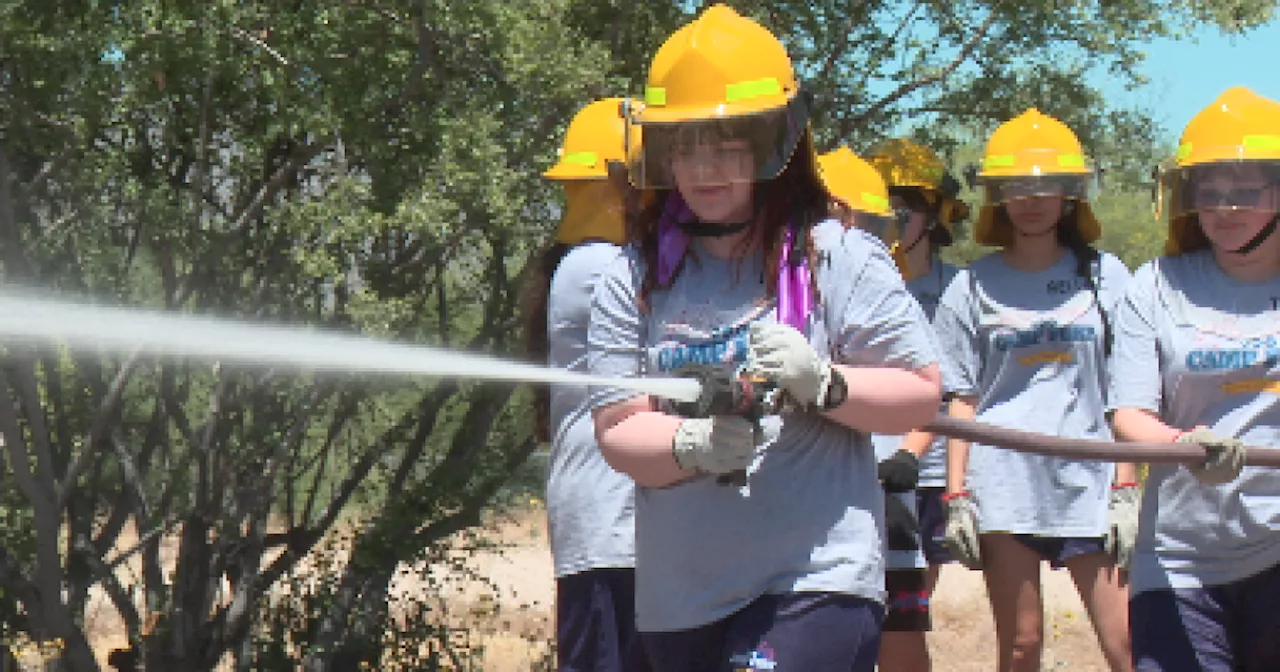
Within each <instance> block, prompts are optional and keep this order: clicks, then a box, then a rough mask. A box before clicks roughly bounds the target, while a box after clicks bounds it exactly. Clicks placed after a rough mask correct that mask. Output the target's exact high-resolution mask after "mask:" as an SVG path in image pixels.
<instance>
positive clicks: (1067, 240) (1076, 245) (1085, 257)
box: [1058, 202, 1115, 357]
mask: <svg viewBox="0 0 1280 672" xmlns="http://www.w3.org/2000/svg"><path fill="white" fill-rule="evenodd" d="M1065 207H1069V208H1071V211H1070V212H1067V213H1064V216H1063V218H1062V220H1061V221H1059V222H1058V242H1059V243H1061V244H1062V245H1063V246H1064V247H1066V248H1067V249H1068V250H1071V254H1073V255H1075V257H1076V275H1077V276H1079V277H1081V278H1083V279H1084V281H1085V284H1087V285H1088V287H1089V291H1091V292H1093V302H1094V305H1096V306H1097V307H1098V315H1099V316H1100V317H1101V318H1102V352H1103V354H1105V355H1106V356H1107V357H1110V356H1111V347H1112V345H1113V343H1114V340H1115V337H1114V335H1113V334H1112V333H1111V318H1110V316H1109V315H1107V309H1106V307H1105V306H1104V305H1103V303H1102V297H1101V296H1099V293H1098V283H1097V281H1096V280H1095V279H1094V277H1093V265H1094V263H1095V262H1098V261H1099V260H1101V258H1102V255H1101V254H1099V253H1098V251H1097V250H1096V249H1094V248H1093V247H1092V246H1091V245H1089V244H1088V243H1086V242H1084V238H1082V237H1081V236H1080V227H1079V225H1077V223H1076V222H1077V218H1078V217H1079V211H1078V210H1077V209H1076V208H1075V204H1074V203H1070V202H1068V205H1066V206H1065ZM1098 273H1099V275H1101V273H1102V265H1101V264H1099V265H1098Z"/></svg>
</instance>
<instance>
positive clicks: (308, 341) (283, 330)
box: [0, 292, 701, 402]
mask: <svg viewBox="0 0 1280 672" xmlns="http://www.w3.org/2000/svg"><path fill="white" fill-rule="evenodd" d="M0 341H2V342H4V343H9V344H15V343H16V344H37V343H59V344H63V345H66V346H67V347H70V348H72V349H75V350H88V351H98V352H103V351H112V352H120V353H129V352H134V351H141V352H143V353H145V354H148V355H154V356H162V357H163V356H171V357H195V358H203V359H210V360H214V361H222V362H235V363H237V364H241V365H245V366H261V367H280V366H288V367H292V368H296V369H299V370H307V371H314V372H330V373H377V374H384V375H418V376H429V377H433V378H463V379H472V380H494V381H506V382H522V383H544V384H566V385H597V386H602V387H617V388H625V389H629V390H634V391H636V392H642V393H645V394H652V395H656V396H661V397H666V398H668V399H674V400H677V401H685V402H691V401H694V400H696V399H697V398H698V396H699V394H700V393H701V385H700V384H699V383H698V381H696V380H691V379H684V378H617V377H605V376H590V375H585V374H582V373H577V372H573V371H566V370H563V369H554V368H548V367H544V366H537V365H534V364H528V363H525V362H516V361H509V360H503V359H499V358H496V357H489V356H485V355H477V354H472V353H467V352H460V351H458V350H451V349H440V348H430V347H425V346H420V345H410V344H407V343H395V342H391V341H385V340H379V339H375V338H370V337H367V336H356V335H349V334H338V333H334V332H326V331H323V330H319V329H305V328H301V327H285V326H274V325H265V324H255V323H252V322H247V321H237V320H229V319H221V318H211V317H201V316H194V315H181V314H176V313H166V312H162V311H148V310H138V309H124V308H111V307H103V306H95V305H91V304H85V303H72V302H65V301H60V300H51V299H48V298H44V297H36V296H24V295H22V294H17V293H13V292H4V293H0Z"/></svg>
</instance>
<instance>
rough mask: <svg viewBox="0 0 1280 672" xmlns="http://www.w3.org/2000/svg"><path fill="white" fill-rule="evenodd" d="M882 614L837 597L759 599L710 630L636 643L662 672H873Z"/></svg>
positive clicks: (654, 635)
mask: <svg viewBox="0 0 1280 672" xmlns="http://www.w3.org/2000/svg"><path fill="white" fill-rule="evenodd" d="M883 622H884V607H883V606H881V605H880V604H879V603H877V602H873V601H871V600H867V599H863V598H860V597H854V596H852V595H841V594H837V593H791V594H788V595H763V596H761V597H760V598H758V599H756V600H755V601H754V602H752V603H751V604H748V605H747V606H746V607H744V608H743V609H741V610H740V611H738V612H737V613H735V614H733V615H732V616H729V617H728V618H724V619H721V620H719V621H716V622H715V623H710V624H708V625H704V626H702V627H699V628H694V629H692V630H680V631H676V632H645V633H641V635H640V638H641V640H642V641H643V642H644V648H645V652H646V653H647V654H648V656H649V662H650V664H651V665H652V666H653V669H655V670H661V671H662V672H757V671H765V670H768V671H769V672H774V671H775V670H776V671H777V672H787V671H789V670H804V672H872V671H873V670H875V667H876V658H877V657H878V656H879V655H880V626H881V624H882V623H883Z"/></svg>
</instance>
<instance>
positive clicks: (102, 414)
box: [51, 349, 142, 508]
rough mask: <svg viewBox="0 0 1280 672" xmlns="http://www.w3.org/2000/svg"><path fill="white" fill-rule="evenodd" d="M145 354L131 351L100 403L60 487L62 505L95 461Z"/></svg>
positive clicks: (59, 502)
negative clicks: (81, 475)
mask: <svg viewBox="0 0 1280 672" xmlns="http://www.w3.org/2000/svg"><path fill="white" fill-rule="evenodd" d="M141 357H142V350H141V349H136V350H134V351H133V352H132V353H130V354H129V357H128V358H127V359H126V360H125V361H124V364H122V365H121V366H120V370H119V371H118V372H117V373H116V377H115V379H114V380H112V381H111V387H110V388H108V390H107V394H106V396H105V397H103V399H102V401H101V402H100V403H99V404H98V410H97V412H95V413H94V415H93V422H92V424H90V425H89V435H88V436H87V437H85V441H84V446H83V447H82V448H81V449H80V453H79V454H78V455H76V457H75V460H73V461H72V462H71V465H70V466H68V467H67V475H66V477H65V478H63V480H62V486H61V487H60V488H58V508H62V507H63V506H65V505H66V502H67V498H68V497H69V496H70V495H71V493H72V492H73V491H74V490H75V483H76V479H77V478H79V477H80V474H81V472H83V471H84V470H85V469H86V468H88V466H89V465H90V464H91V463H92V462H93V459H94V457H95V455H96V454H97V444H98V442H99V441H101V440H102V438H103V436H104V435H105V434H106V433H107V424H108V423H110V422H111V421H112V420H113V419H114V418H115V417H116V414H117V413H118V412H119V410H120V404H121V402H123V401H124V390H125V387H127V386H128V384H129V380H130V379H131V378H132V377H133V373H134V371H136V370H137V369H138V365H139V362H140V361H141ZM51 375H52V374H51Z"/></svg>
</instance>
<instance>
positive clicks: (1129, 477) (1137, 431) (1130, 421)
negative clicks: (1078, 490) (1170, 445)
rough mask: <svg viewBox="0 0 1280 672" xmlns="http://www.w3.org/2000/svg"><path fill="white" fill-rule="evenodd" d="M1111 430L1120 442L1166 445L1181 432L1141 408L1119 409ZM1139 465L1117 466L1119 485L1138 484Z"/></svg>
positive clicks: (1125, 464)
mask: <svg viewBox="0 0 1280 672" xmlns="http://www.w3.org/2000/svg"><path fill="white" fill-rule="evenodd" d="M1111 429H1112V432H1113V433H1114V434H1115V435H1116V438H1117V439H1119V440H1120V441H1132V442H1143V443H1164V442H1167V441H1173V440H1174V439H1176V438H1178V434H1179V433H1180V431H1179V430H1178V429H1177V428H1175V427H1170V426H1169V425H1166V424H1165V423H1164V422H1162V421H1161V420H1160V418H1158V417H1156V414H1155V413H1152V412H1151V411H1147V410H1143V409H1140V408H1118V409H1116V411H1115V413H1113V414H1112V415H1111ZM1137 481H1138V465H1137V464H1136V463H1133V462H1119V463H1117V464H1116V482H1117V483H1136V482H1137Z"/></svg>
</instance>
